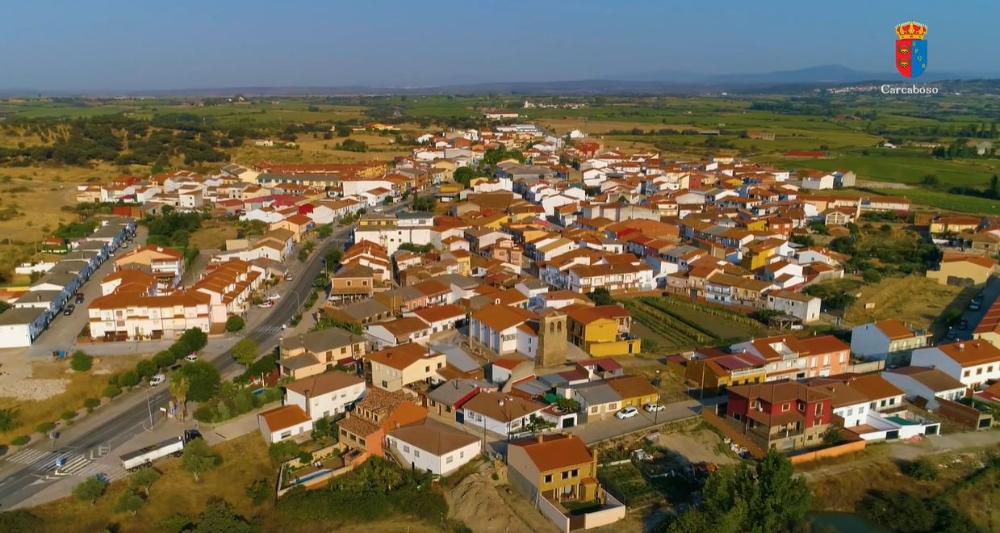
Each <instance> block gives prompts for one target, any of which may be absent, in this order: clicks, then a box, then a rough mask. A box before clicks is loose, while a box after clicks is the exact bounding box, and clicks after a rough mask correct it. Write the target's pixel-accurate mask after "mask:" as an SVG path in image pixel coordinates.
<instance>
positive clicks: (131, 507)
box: [115, 490, 146, 516]
mask: <svg viewBox="0 0 1000 533" xmlns="http://www.w3.org/2000/svg"><path fill="white" fill-rule="evenodd" d="M145 503H146V500H144V499H143V498H142V496H139V495H138V494H136V493H135V492H133V491H131V490H129V491H125V492H123V493H122V495H121V496H119V497H118V502H117V503H115V512H116V513H128V514H130V515H132V516H135V514H136V513H138V512H139V509H142V506H143V504H145Z"/></svg>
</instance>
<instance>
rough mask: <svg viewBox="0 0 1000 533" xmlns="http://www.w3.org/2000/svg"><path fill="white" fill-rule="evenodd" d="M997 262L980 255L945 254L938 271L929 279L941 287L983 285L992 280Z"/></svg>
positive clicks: (930, 273)
mask: <svg viewBox="0 0 1000 533" xmlns="http://www.w3.org/2000/svg"><path fill="white" fill-rule="evenodd" d="M996 266H997V262H996V261H994V260H993V259H991V258H989V257H983V256H978V255H962V254H945V255H944V257H943V258H942V259H941V264H940V265H938V268H937V269H936V270H928V271H927V277H928V278H930V279H933V280H935V281H937V282H938V283H940V284H941V285H981V284H983V283H986V280H988V279H990V276H992V275H993V272H994V271H995V270H996Z"/></svg>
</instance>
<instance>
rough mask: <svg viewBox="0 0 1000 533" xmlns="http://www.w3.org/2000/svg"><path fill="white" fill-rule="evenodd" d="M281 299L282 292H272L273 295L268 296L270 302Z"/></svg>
mask: <svg viewBox="0 0 1000 533" xmlns="http://www.w3.org/2000/svg"><path fill="white" fill-rule="evenodd" d="M280 299H281V295H280V294H272V295H270V296H268V297H267V301H269V302H274V301H277V300H280Z"/></svg>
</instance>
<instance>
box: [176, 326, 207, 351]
mask: <svg viewBox="0 0 1000 533" xmlns="http://www.w3.org/2000/svg"><path fill="white" fill-rule="evenodd" d="M176 344H180V345H182V346H184V348H186V350H185V353H191V352H197V351H198V350H201V349H202V348H204V347H205V346H206V345H207V344H208V334H207V333H205V332H204V331H202V330H201V328H191V329H189V330H187V331H185V332H184V333H183V334H182V335H181V338H179V339H177V343H176Z"/></svg>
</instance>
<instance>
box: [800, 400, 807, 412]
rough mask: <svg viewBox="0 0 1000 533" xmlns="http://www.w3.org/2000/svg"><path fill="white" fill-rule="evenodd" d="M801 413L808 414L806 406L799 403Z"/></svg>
mask: <svg viewBox="0 0 1000 533" xmlns="http://www.w3.org/2000/svg"><path fill="white" fill-rule="evenodd" d="M799 412H802V413H804V412H806V404H804V403H802V402H799Z"/></svg>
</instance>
